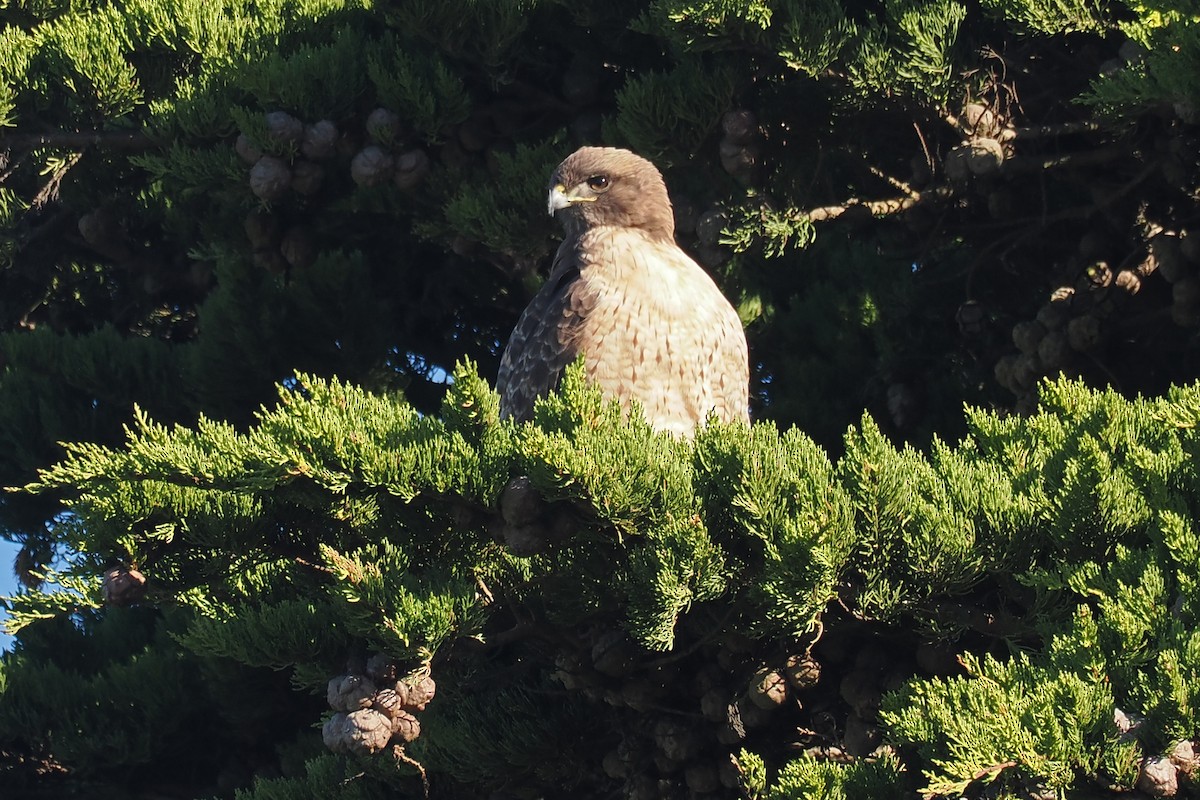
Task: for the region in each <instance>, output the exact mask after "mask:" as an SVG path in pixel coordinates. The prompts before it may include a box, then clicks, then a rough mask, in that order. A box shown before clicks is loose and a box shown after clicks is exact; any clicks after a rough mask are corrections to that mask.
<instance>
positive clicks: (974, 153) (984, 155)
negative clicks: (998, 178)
mask: <svg viewBox="0 0 1200 800" xmlns="http://www.w3.org/2000/svg"><path fill="white" fill-rule="evenodd" d="M1003 164H1004V148H1003V147H1002V146H1001V144H1000V143H999V142H998V141H996V140H995V139H988V138H981V139H974V140H972V141H971V143H970V144H969V145H968V146H967V169H969V170H971V172H972V174H975V175H991V174H992V173H993V172H996V171H997V170H999V169H1000V167H1001V165H1003Z"/></svg>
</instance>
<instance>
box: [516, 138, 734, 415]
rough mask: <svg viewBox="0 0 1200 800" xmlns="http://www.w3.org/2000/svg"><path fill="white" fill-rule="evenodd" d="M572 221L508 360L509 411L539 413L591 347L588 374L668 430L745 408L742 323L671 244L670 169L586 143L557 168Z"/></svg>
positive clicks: (553, 186)
mask: <svg viewBox="0 0 1200 800" xmlns="http://www.w3.org/2000/svg"><path fill="white" fill-rule="evenodd" d="M549 210H550V213H551V214H555V213H557V214H558V216H559V218H560V219H561V220H562V222H563V224H564V226H565V228H566V234H567V235H566V239H565V240H564V241H563V243H562V245H561V246H560V247H559V248H558V253H557V254H556V255H555V257H554V266H553V268H552V269H551V271H550V277H549V279H548V280H547V281H546V284H545V285H544V286H543V287H542V289H541V291H539V292H538V293H537V295H536V296H535V297H534V298H533V300H532V301H531V302H530V303H529V306H528V307H527V308H526V309H525V311H524V313H522V314H521V318H520V320H519V321H518V322H517V327H516V329H515V330H514V331H513V334H512V338H511V339H510V340H509V343H508V347H507V348H506V349H505V351H504V356H503V358H502V359H501V361H500V374H499V376H498V378H497V381H496V388H497V390H498V391H499V393H500V413H501V415H502V416H506V417H513V418H515V419H518V420H526V419H529V418H530V417H531V416H532V415H533V403H534V400H535V399H537V398H538V397H540V396H543V395H545V394H546V393H547V392H549V391H550V390H551V389H554V388H555V387H557V386H558V382H559V380H560V378H561V377H562V372H563V370H564V368H565V367H566V366H567V365H569V364H570V363H572V362H573V361H574V360H575V358H576V357H577V356H578V355H579V354H580V353H583V356H584V364H585V368H586V371H587V377H588V379H589V380H590V381H592V382H593V383H595V384H596V385H597V386H599V387H600V388H601V389H602V390H603V391H604V393H605V394H607V395H609V396H612V397H616V398H618V399H619V400H620V401H621V404H622V405H623V406H624V407H626V408H628V407H629V405H630V401H633V400H636V401H637V402H638V403H640V404H641V406H642V408H643V410H644V411H645V414H646V419H647V420H649V421H650V423H651V424H652V425H654V426H655V427H656V428H659V429H661V430H667V431H670V432H672V433H675V434H678V435H683V436H691V435H692V433H693V431H694V430H695V428H696V426H697V425H699V424H700V423H702V422H703V421H704V420H705V419H706V418H707V417H708V415H709V414H710V413H715V414H716V416H717V417H719V418H720V419H723V420H742V421H748V420H749V366H748V360H747V354H746V335H745V333H744V332H743V330H742V324H741V321H740V320H739V319H738V315H737V312H735V311H734V310H733V306H731V305H730V304H729V301H728V300H726V299H725V297H724V296H723V295H722V294H721V292H720V290H719V289H717V285H716V284H715V283H713V281H712V278H710V277H709V276H708V274H707V273H705V271H704V270H703V269H701V268H700V267H699V265H697V264H696V262H695V261H693V260H692V259H691V258H690V257H689V256H688V255H687V254H686V253H684V252H683V251H682V250H680V249H679V246H678V245H676V244H675V219H674V216H673V214H672V213H671V201H670V199H669V198H668V196H667V187H666V184H664V183H663V179H662V175H661V174H659V172H658V170H657V169H655V167H654V165H653V164H651V163H650V162H649V161H647V160H646V159H644V158H642V157H640V156H637V155H634V154H633V153H631V152H629V151H628V150H618V149H616V148H611V147H583V148H580V149H579V150H576V151H575V152H574V153H572V154H571V155H570V156H569V157H567V159H566V160H565V161H563V162H562V163H561V164H559V165H558V168H557V169H556V170H554V174H553V175H552V176H551V178H550V201H549Z"/></svg>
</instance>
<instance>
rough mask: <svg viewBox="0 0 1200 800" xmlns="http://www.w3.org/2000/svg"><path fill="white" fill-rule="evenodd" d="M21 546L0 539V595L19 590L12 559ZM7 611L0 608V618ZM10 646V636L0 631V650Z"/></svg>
mask: <svg viewBox="0 0 1200 800" xmlns="http://www.w3.org/2000/svg"><path fill="white" fill-rule="evenodd" d="M20 549H21V548H20V547H18V546H17V545H15V544H13V543H12V542H10V541H8V540H7V539H0V595H10V594H16V593H17V591H18V590H19V587H18V585H17V576H16V573H14V572H13V559H14V558H16V557H17V551H18V550H20ZM7 618H8V612H7V611H5V610H4V609H3V608H0V620H3V619H7ZM10 647H12V637H11V636H9V635H7V634H5V633H4V632H3V631H0V650H8V649H9V648H10Z"/></svg>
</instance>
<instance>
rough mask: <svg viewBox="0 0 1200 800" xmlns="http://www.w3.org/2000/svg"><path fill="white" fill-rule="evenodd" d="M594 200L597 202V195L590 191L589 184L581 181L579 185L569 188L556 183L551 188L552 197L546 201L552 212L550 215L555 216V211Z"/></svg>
mask: <svg viewBox="0 0 1200 800" xmlns="http://www.w3.org/2000/svg"><path fill="white" fill-rule="evenodd" d="M594 202H596V197H595V195H592V194H589V193H588V191H587V184H584V183H581V184H579V185H578V186H572V187H571V188H570V189H568V188H567V187H565V186H563V185H562V184H561V183H556V184H554V188H553V189H551V190H550V198H549V199H548V200H547V201H546V209H547V210H548V211H549V212H550V216H552V217H553V216H554V212H555V211H561V210H562V209H564V208H566V207H568V206H573V205H575V204H576V203H594Z"/></svg>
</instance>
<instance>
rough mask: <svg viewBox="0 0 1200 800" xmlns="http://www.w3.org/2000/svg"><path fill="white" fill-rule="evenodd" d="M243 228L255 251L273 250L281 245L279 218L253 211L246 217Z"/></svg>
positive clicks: (263, 212)
mask: <svg viewBox="0 0 1200 800" xmlns="http://www.w3.org/2000/svg"><path fill="white" fill-rule="evenodd" d="M242 227H243V228H244V229H245V231H246V238H247V239H249V240H250V245H251V247H252V248H253V249H255V250H265V249H273V248H274V247H275V246H276V245H277V244H278V243H279V218H278V217H276V216H275V215H274V214H268V213H267V212H265V211H261V210H255V211H251V212H250V213H249V214H247V215H246V219H245V221H244V222H243V223H242Z"/></svg>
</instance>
